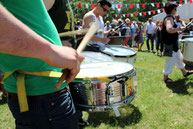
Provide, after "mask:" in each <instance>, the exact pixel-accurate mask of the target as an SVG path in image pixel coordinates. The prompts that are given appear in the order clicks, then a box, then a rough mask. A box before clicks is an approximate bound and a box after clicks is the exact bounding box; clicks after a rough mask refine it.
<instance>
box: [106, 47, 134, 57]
mask: <svg viewBox="0 0 193 129" xmlns="http://www.w3.org/2000/svg"><path fill="white" fill-rule="evenodd" d="M102 52H103V53H104V54H107V55H109V56H113V57H132V56H135V55H136V51H135V50H133V49H131V48H128V47H124V46H121V45H108V46H106V47H105V49H104V50H103V51H102Z"/></svg>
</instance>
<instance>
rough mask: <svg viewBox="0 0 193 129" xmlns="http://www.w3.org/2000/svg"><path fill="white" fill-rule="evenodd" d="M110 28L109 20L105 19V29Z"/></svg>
mask: <svg viewBox="0 0 193 129" xmlns="http://www.w3.org/2000/svg"><path fill="white" fill-rule="evenodd" d="M110 29H111V26H110V22H109V21H107V22H106V26H105V31H108V30H110Z"/></svg>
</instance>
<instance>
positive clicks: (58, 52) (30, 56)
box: [0, 0, 84, 129]
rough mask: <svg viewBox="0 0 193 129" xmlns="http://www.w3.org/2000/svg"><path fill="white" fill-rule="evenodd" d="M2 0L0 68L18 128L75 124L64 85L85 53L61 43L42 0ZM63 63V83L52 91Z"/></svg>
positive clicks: (76, 70)
mask: <svg viewBox="0 0 193 129" xmlns="http://www.w3.org/2000/svg"><path fill="white" fill-rule="evenodd" d="M0 2H1V4H0V28H1V29H0V35H1V37H0V60H1V63H0V69H1V70H3V71H4V72H5V80H4V86H5V89H6V90H7V91H8V105H9V108H10V110H11V112H12V114H13V116H14V118H15V119H16V121H15V124H16V128H19V129H28V128H36V129H48V128H53V129H56V128H78V124H77V118H76V115H75V112H76V111H75V108H74V104H73V101H72V99H71V95H70V92H69V91H68V90H67V89H66V86H67V83H70V82H71V81H72V80H73V79H74V78H75V76H76V75H77V73H78V72H79V70H80V63H81V62H82V60H83V58H84V57H83V56H82V54H80V53H77V52H76V51H75V50H74V49H72V48H69V47H62V44H61V41H60V38H59V36H58V32H57V30H56V28H55V26H54V24H53V22H52V20H51V19H50V17H49V15H48V13H47V11H46V8H45V6H44V3H43V1H40V0H33V1H29V0H17V1H15V0H1V1H0ZM62 68H67V69H69V71H70V72H69V74H68V76H67V79H66V83H64V84H63V85H62V87H61V89H59V90H55V89H54V86H55V84H56V83H57V81H58V78H57V77H58V75H61V73H60V72H61V70H62ZM6 73H7V74H6ZM32 73H33V74H32ZM48 73H49V74H48ZM36 74H37V75H36ZM23 85H24V87H23ZM21 89H22V90H21ZM25 95H26V96H27V103H26V101H25Z"/></svg>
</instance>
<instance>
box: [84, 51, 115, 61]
mask: <svg viewBox="0 0 193 129" xmlns="http://www.w3.org/2000/svg"><path fill="white" fill-rule="evenodd" d="M82 53H83V55H84V56H85V59H84V61H83V63H89V62H107V61H113V59H112V58H111V57H109V56H107V55H105V54H102V53H100V52H91V51H83V52H82Z"/></svg>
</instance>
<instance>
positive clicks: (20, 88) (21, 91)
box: [17, 73, 29, 112]
mask: <svg viewBox="0 0 193 129" xmlns="http://www.w3.org/2000/svg"><path fill="white" fill-rule="evenodd" d="M17 95H18V101H19V107H20V112H26V111H29V107H28V102H27V96H26V90H25V74H22V73H20V74H19V75H18V77H17Z"/></svg>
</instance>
